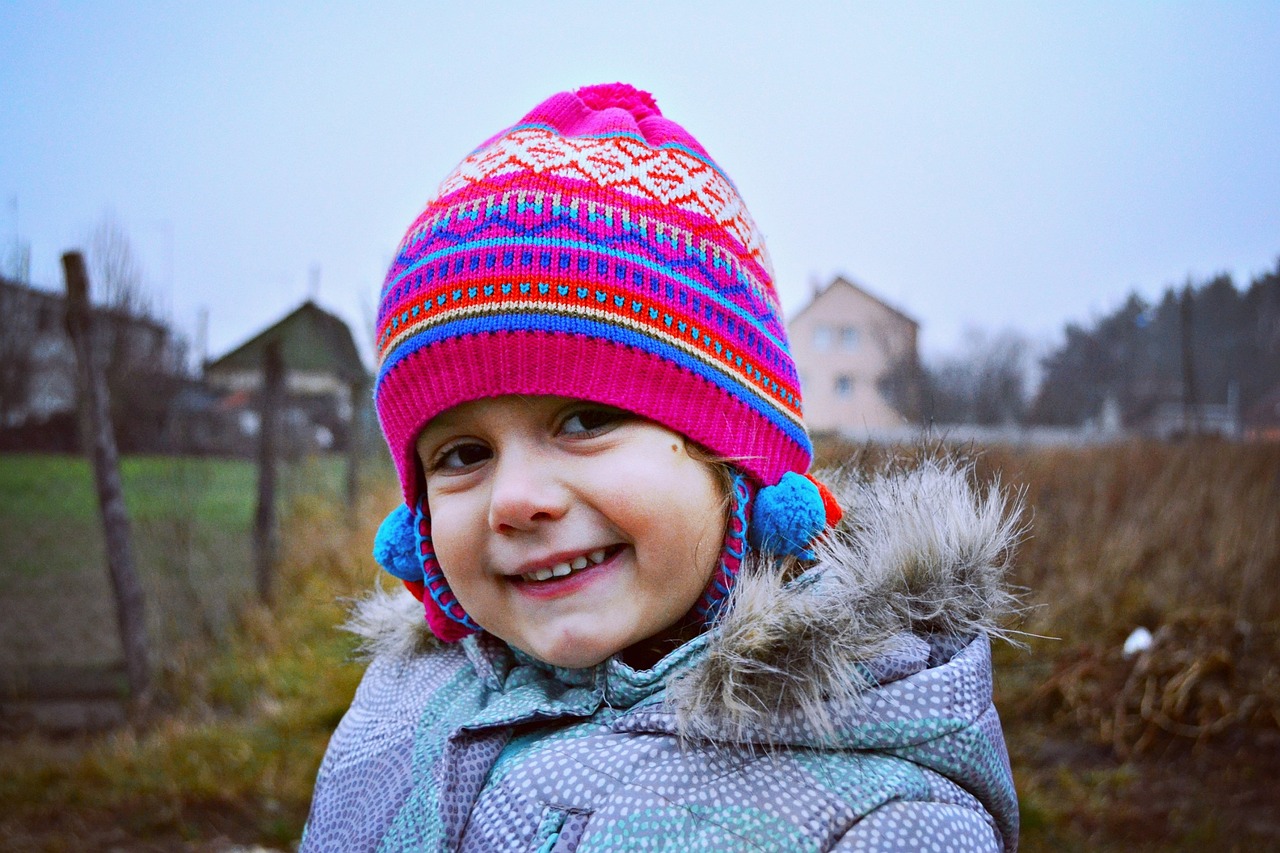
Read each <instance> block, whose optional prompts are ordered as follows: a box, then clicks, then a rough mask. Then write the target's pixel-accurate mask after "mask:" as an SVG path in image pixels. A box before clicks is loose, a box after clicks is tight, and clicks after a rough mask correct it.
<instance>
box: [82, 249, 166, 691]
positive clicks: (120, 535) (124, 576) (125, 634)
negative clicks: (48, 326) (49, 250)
mask: <svg viewBox="0 0 1280 853" xmlns="http://www.w3.org/2000/svg"><path fill="white" fill-rule="evenodd" d="M62 271H63V274H64V276H65V278H66V283H67V334H68V335H70V337H71V344H72V346H73V347H74V348H75V353H76V363H77V365H78V368H79V372H80V411H81V413H82V420H83V421H84V422H85V423H87V424H88V425H89V428H88V429H87V430H86V432H87V438H88V440H89V441H88V443H89V447H87V448H86V450H87V451H88V452H89V454H90V456H91V458H92V460H93V474H94V481H95V484H96V485H97V490H98V506H99V508H100V509H101V511H102V531H103V538H104V540H105V542H106V549H107V568H108V570H109V572H110V574H111V587H112V591H113V592H114V593H115V598H116V621H117V623H118V624H119V627H120V644H121V646H123V648H124V663H125V674H126V676H127V678H128V680H129V692H130V693H131V694H132V696H133V698H134V700H135V701H138V700H142V699H144V698H145V696H146V693H147V688H148V687H149V685H150V666H149V657H148V656H149V651H150V649H149V646H150V644H149V642H148V640H147V620H146V607H145V598H144V596H143V592H142V584H141V583H139V581H138V575H137V572H136V571H135V569H134V561H133V542H132V539H131V537H130V534H129V515H128V512H127V511H126V509H125V505H124V489H123V488H122V487H121V484H120V458H119V455H118V454H117V452H116V439H115V433H114V432H112V428H111V413H110V401H109V400H108V399H107V383H106V380H105V378H104V377H103V375H102V367H101V365H99V364H98V362H97V360H96V359H95V358H94V335H93V317H92V314H91V313H90V309H89V276H88V274H87V273H86V272H85V266H84V258H83V257H82V256H81V255H80V253H79V252H67V253H66V254H64V255H63V256H62Z"/></svg>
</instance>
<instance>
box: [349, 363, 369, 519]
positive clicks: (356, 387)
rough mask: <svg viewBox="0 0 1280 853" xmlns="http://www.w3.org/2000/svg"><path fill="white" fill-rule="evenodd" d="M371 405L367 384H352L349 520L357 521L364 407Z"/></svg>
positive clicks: (357, 381)
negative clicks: (366, 393) (367, 393)
mask: <svg viewBox="0 0 1280 853" xmlns="http://www.w3.org/2000/svg"><path fill="white" fill-rule="evenodd" d="M368 404H369V401H368V398H367V396H366V395H365V383H364V382H363V381H361V380H359V379H357V380H355V381H353V382H352V383H351V426H350V427H349V428H348V429H347V508H348V509H350V510H352V512H349V513H347V518H348V519H351V520H355V518H356V513H355V512H354V510H355V508H356V506H357V504H358V503H359V501H360V457H361V456H363V455H364V407H365V406H367V405H368Z"/></svg>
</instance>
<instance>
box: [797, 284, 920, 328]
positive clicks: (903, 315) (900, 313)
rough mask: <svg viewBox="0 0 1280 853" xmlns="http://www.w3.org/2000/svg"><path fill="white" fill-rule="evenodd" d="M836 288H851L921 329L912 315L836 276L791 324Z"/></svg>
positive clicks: (801, 310)
mask: <svg viewBox="0 0 1280 853" xmlns="http://www.w3.org/2000/svg"><path fill="white" fill-rule="evenodd" d="M834 287H849V288H852V289H854V290H856V291H857V292H858V293H861V294H862V295H863V296H865V297H867V298H868V299H872V300H875V301H876V302H878V303H879V304H880V305H883V306H884V307H885V309H886V310H888V311H891V312H892V313H894V314H896V315H898V316H899V317H901V318H902V319H903V320H906V321H907V322H908V323H910V324H911V325H913V326H915V327H917V328H919V327H920V322H919V321H918V320H916V319H915V318H914V317H912V316H911V315H910V314H908V313H906V312H905V311H903V310H901V309H900V308H896V307H894V306H893V305H890V304H889V303H888V302H885V301H884V300H883V299H881V298H880V297H879V296H876V295H875V294H874V293H872V292H871V291H869V290H867V289H866V288H865V287H862V286H861V285H858V284H854V283H853V282H851V281H849V279H847V278H845V277H844V276H836V277H835V278H833V279H832V280H831V282H830V283H829V284H828V285H827V286H826V287H824V288H822V289H821V290H819V291H817V292H816V293H814V294H813V298H812V299H810V300H809V302H808V304H807V305H805V306H804V307H803V308H801V309H800V310H799V311H797V312H796V315H795V316H794V317H792V318H791V322H793V323H794V322H795V321H796V320H799V319H800V318H801V317H802V316H804V314H805V313H806V312H807V311H808V310H809V309H810V308H812V307H813V306H814V305H816V304H817V303H818V302H819V301H820V300H821V299H822V297H824V296H826V295H827V293H828V292H830V291H831V289H832V288H834Z"/></svg>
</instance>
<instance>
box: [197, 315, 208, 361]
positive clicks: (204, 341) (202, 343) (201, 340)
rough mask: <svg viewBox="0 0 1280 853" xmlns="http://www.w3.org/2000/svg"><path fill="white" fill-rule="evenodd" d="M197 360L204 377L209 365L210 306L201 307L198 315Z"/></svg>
mask: <svg viewBox="0 0 1280 853" xmlns="http://www.w3.org/2000/svg"><path fill="white" fill-rule="evenodd" d="M196 359H197V362H196V364H197V366H198V367H199V368H200V375H201V376H204V366H205V365H206V364H208V363H209V306H207V305H201V306H200V310H199V312H198V313H197V314H196Z"/></svg>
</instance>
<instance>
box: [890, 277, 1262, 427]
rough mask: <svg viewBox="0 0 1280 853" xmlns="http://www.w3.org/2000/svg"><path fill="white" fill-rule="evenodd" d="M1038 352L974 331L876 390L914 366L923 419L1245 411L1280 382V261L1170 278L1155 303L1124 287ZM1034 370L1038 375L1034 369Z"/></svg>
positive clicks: (1126, 420) (1007, 336)
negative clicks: (1240, 280)
mask: <svg viewBox="0 0 1280 853" xmlns="http://www.w3.org/2000/svg"><path fill="white" fill-rule="evenodd" d="M1065 331H1066V339H1065V341H1064V342H1063V343H1062V344H1061V345H1060V346H1059V347H1057V348H1056V349H1054V350H1053V351H1051V352H1050V353H1048V354H1047V355H1045V356H1043V357H1041V358H1040V359H1039V364H1038V368H1039V369H1038V370H1037V369H1036V367H1037V365H1036V361H1035V359H1034V357H1033V355H1032V348H1031V345H1030V343H1029V342H1028V341H1027V340H1026V339H1025V338H1024V337H1022V336H1021V335H1019V334H1018V333H1016V332H1004V333H1001V334H997V335H987V334H984V333H982V332H979V331H973V332H971V333H970V334H969V336H968V337H967V339H966V341H965V344H964V346H963V348H962V350H961V352H960V353H958V354H956V355H953V356H951V357H947V358H942V359H939V360H937V361H934V362H932V363H928V364H924V365H921V366H918V367H916V366H904V367H902V368H900V370H899V371H898V372H897V373H895V374H894V375H891V376H890V377H889V378H888V381H887V382H886V383H885V386H884V387H885V390H886V391H887V392H889V393H890V394H891V396H893V397H896V398H898V399H901V397H900V395H896V394H894V393H893V392H894V391H895V390H896V388H897V387H900V386H902V385H904V384H905V383H903V381H902V380H903V379H904V375H903V371H910V372H911V373H914V374H915V375H914V376H913V377H910V378H912V379H914V380H915V381H916V382H918V383H919V384H918V386H917V387H919V388H920V389H921V391H922V393H921V394H920V396H919V397H918V398H917V399H918V400H919V405H918V406H915V407H912V408H913V411H912V414H914V415H916V416H917V417H918V418H919V419H920V420H921V421H922V422H924V423H931V422H932V423H974V424H983V425H1001V424H1044V425H1059V426H1073V425H1079V424H1083V423H1085V422H1087V421H1089V420H1091V419H1095V418H1098V417H1100V415H1101V413H1102V411H1103V408H1104V405H1107V404H1108V401H1110V405H1111V406H1113V407H1115V408H1117V409H1118V414H1119V416H1120V420H1121V422H1122V424H1124V425H1125V426H1135V425H1139V424H1142V423H1143V422H1144V421H1145V420H1146V419H1147V418H1148V417H1149V416H1150V415H1151V414H1152V413H1153V412H1154V411H1155V410H1156V409H1157V408H1158V407H1159V406H1161V405H1163V404H1167V403H1185V402H1191V403H1196V404H1214V403H1216V404H1222V403H1234V404H1236V405H1238V407H1239V409H1238V411H1239V412H1240V413H1241V414H1242V415H1243V416H1244V417H1246V418H1247V417H1248V413H1249V411H1250V410H1251V409H1253V408H1254V407H1255V406H1257V404H1258V403H1259V402H1260V401H1261V400H1262V399H1263V398H1264V397H1265V396H1266V395H1268V394H1269V393H1271V392H1273V391H1274V390H1275V389H1276V388H1277V387H1280V261H1277V264H1276V267H1275V269H1273V270H1272V271H1270V272H1268V273H1265V274H1263V275H1261V276H1258V277H1256V278H1254V279H1253V281H1252V282H1251V283H1250V285H1249V287H1248V288H1247V289H1245V290H1241V289H1239V288H1237V287H1236V285H1235V282H1234V281H1233V280H1232V278H1231V276H1229V275H1219V276H1215V277H1213V278H1211V279H1209V280H1207V281H1201V282H1195V281H1188V282H1187V283H1186V284H1185V285H1183V286H1182V287H1169V288H1167V289H1166V290H1165V292H1164V295H1163V296H1162V297H1161V299H1160V300H1159V301H1158V302H1156V303H1150V302H1148V301H1147V300H1145V299H1143V298H1142V297H1141V296H1139V295H1137V294H1131V295H1130V296H1129V297H1128V299H1127V300H1126V301H1125V302H1124V304H1123V305H1122V306H1121V307H1120V308H1119V309H1117V310H1116V311H1114V312H1112V313H1111V314H1109V315H1107V316H1104V317H1102V318H1100V319H1097V320H1095V321H1094V322H1092V323H1091V324H1088V325H1084V324H1077V323H1071V324H1068V325H1067V327H1066V330H1065ZM1035 373H1038V374H1039V378H1038V380H1037V381H1034V382H1033V380H1032V374H1035Z"/></svg>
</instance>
